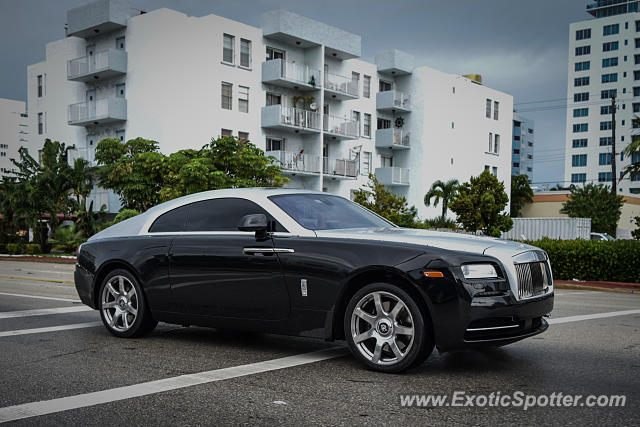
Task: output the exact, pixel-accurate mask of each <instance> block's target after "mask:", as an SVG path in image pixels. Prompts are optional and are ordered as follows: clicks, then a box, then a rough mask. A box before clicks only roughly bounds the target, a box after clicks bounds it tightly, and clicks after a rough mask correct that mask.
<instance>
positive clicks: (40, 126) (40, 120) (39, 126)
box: [38, 113, 44, 135]
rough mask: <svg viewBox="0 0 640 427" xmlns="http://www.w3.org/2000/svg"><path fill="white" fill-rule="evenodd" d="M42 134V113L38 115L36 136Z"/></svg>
mask: <svg viewBox="0 0 640 427" xmlns="http://www.w3.org/2000/svg"><path fill="white" fill-rule="evenodd" d="M43 133H44V113H38V135H42V134H43Z"/></svg>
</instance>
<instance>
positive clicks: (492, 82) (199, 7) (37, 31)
mask: <svg viewBox="0 0 640 427" xmlns="http://www.w3.org/2000/svg"><path fill="white" fill-rule="evenodd" d="M89 2H90V0H0V58H1V62H0V67H1V68H0V98H11V99H21V100H25V99H26V67H27V65H29V64H32V63H36V62H40V61H42V60H44V47H45V44H46V43H47V42H50V41H53V40H57V39H60V38H63V37H64V24H65V21H66V11H67V10H68V9H70V8H73V7H75V6H78V5H82V4H86V3H89ZM130 3H131V5H132V6H133V7H136V8H139V9H143V10H153V9H157V8H159V7H168V8H171V9H175V10H179V11H181V12H184V13H187V14H189V15H194V16H202V15H207V14H210V13H214V14H217V15H221V16H225V17H227V18H231V19H234V20H237V21H241V22H244V23H247V24H250V25H254V26H259V19H260V14H261V13H262V12H264V11H267V10H272V9H278V8H282V9H288V10H291V11H293V12H296V13H299V14H301V15H305V16H308V17H310V18H313V19H317V20H319V21H322V22H326V23H328V24H331V25H334V26H336V27H339V28H343V29H345V30H348V31H350V32H353V33H355V34H359V35H361V36H362V56H363V59H365V60H371V61H372V60H373V57H374V55H375V53H376V52H378V51H380V50H385V49H391V48H397V49H400V50H404V51H406V52H409V53H411V54H413V55H415V57H416V62H417V64H418V65H427V66H430V67H432V68H435V69H438V70H441V71H445V72H450V73H456V74H468V73H479V74H482V77H483V81H484V84H485V85H487V86H489V87H492V88H494V89H498V90H502V91H504V92H507V93H509V94H511V95H513V96H514V103H516V104H518V103H522V102H531V101H538V100H553V99H563V98H566V96H567V95H566V93H567V54H568V37H569V34H568V33H569V23H571V22H575V21H580V20H586V19H589V18H590V16H589V15H588V14H587V13H586V12H585V5H586V4H587V3H589V1H585V0H535V1H531V0H479V1H478V0H448V1H442V0H422V1H421V0H394V1H392V2H389V1H378V0H320V1H318V0H314V1H309V0H224V1H223V0H130ZM564 102H565V101H564V100H561V101H559V102H555V103H551V104H553V105H562V104H564ZM538 105H540V104H525V105H521V106H518V105H516V107H519V108H520V109H522V110H524V109H526V108H529V109H530V108H531V107H532V106H533V107H536V106H538ZM522 114H523V115H526V116H528V117H530V118H532V119H534V120H535V141H536V145H535V153H534V159H535V163H534V178H533V181H534V183H539V182H546V181H558V180H562V179H563V167H564V165H563V161H562V155H563V153H564V138H565V134H564V129H565V114H566V110H565V109H563V108H560V109H553V110H548V111H529V112H526V113H524V112H523V113H522Z"/></svg>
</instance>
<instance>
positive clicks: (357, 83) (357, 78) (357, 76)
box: [351, 71, 360, 93]
mask: <svg viewBox="0 0 640 427" xmlns="http://www.w3.org/2000/svg"><path fill="white" fill-rule="evenodd" d="M351 82H352V83H353V85H354V86H355V88H356V92H358V93H359V92H360V73H356V72H355V71H352V72H351Z"/></svg>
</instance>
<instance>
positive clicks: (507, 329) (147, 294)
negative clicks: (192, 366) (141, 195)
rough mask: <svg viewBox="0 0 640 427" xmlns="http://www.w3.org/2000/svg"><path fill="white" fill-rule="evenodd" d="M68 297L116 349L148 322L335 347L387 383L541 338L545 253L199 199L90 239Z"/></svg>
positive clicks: (315, 195)
mask: <svg viewBox="0 0 640 427" xmlns="http://www.w3.org/2000/svg"><path fill="white" fill-rule="evenodd" d="M75 284H76V288H77V290H78V294H79V295H80V298H81V299H82V301H83V302H84V303H85V304H87V305H89V306H91V307H93V308H94V309H97V310H100V314H101V317H102V320H103V322H104V324H105V326H106V328H107V329H108V330H109V331H110V332H111V333H112V334H114V335H116V336H119V337H134V336H140V335H143V334H145V333H147V332H150V331H151V330H152V329H153V328H154V327H155V326H156V324H157V323H158V321H162V322H168V323H175V324H182V325H200V326H211V327H217V328H229V329H244V330H253V331H263V332H270V333H281V334H290V335H301V336H310V337H318V338H323V339H326V340H342V339H344V340H346V342H347V343H348V345H349V348H350V349H351V351H352V352H353V354H354V355H355V357H357V358H358V359H360V360H361V361H362V362H363V363H364V364H365V365H367V366H368V367H370V368H372V369H376V370H379V371H385V372H399V371H401V370H404V369H407V368H409V367H411V366H415V365H417V364H419V363H421V362H422V361H423V360H424V359H425V358H426V357H427V356H428V355H429V354H430V353H431V351H432V350H433V348H434V346H437V347H438V349H439V350H440V351H446V350H451V349H457V348H462V347H468V346H479V345H504V344H509V343H512V342H514V341H517V340H520V339H523V338H526V337H529V336H532V335H535V334H538V333H541V332H543V331H544V330H546V329H547V327H548V324H547V322H546V321H545V320H544V318H543V317H544V315H546V314H547V313H549V312H551V310H552V308H553V279H552V275H551V267H550V264H549V260H548V257H547V255H546V253H545V252H544V251H542V250H540V249H538V248H535V247H533V246H528V245H524V244H521V243H516V242H510V241H506V240H500V239H494V238H487V237H476V236H469V235H462V234H456V233H441V232H434V231H427V230H413V229H405V228H399V227H396V226H395V225H394V224H391V223H390V222H388V221H387V220H385V219H383V218H381V217H379V216H378V215H376V214H374V213H372V212H370V211H368V210H366V209H364V208H362V207H361V206H359V205H357V204H355V203H353V202H351V201H349V200H347V199H344V198H342V197H338V196H332V195H328V194H325V193H319V192H312V191H302V190H285V189H257V188H256V189H234V190H219V191H209V192H204V193H198V194H193V195H189V196H185V197H181V198H178V199H175V200H171V201H169V202H166V203H163V204H161V205H158V206H156V207H154V208H152V209H149V210H148V211H147V212H145V213H143V214H140V215H138V216H136V217H134V218H131V219H128V220H126V221H123V222H121V223H118V224H116V225H114V226H112V227H109V228H107V229H106V230H103V231H101V232H100V233H98V234H96V235H94V236H93V237H92V238H91V239H89V241H88V242H86V243H85V244H83V245H82V246H81V248H80V250H79V253H78V262H77V265H76V270H75Z"/></svg>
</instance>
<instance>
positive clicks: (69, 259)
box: [0, 255, 76, 264]
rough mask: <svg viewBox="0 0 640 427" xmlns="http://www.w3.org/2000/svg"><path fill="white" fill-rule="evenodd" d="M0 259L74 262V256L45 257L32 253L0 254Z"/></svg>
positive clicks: (57, 262)
mask: <svg viewBox="0 0 640 427" xmlns="http://www.w3.org/2000/svg"><path fill="white" fill-rule="evenodd" d="M0 260H4V261H31V262H51V263H55V264H75V262H76V257H65V258H62V257H46V256H33V255H0Z"/></svg>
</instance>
